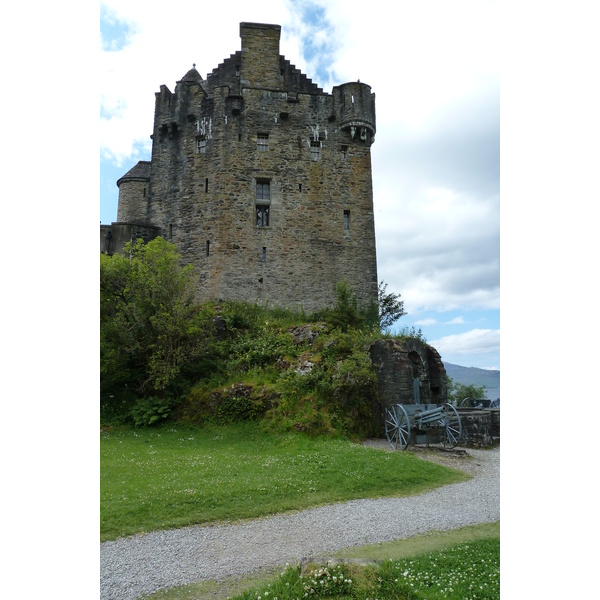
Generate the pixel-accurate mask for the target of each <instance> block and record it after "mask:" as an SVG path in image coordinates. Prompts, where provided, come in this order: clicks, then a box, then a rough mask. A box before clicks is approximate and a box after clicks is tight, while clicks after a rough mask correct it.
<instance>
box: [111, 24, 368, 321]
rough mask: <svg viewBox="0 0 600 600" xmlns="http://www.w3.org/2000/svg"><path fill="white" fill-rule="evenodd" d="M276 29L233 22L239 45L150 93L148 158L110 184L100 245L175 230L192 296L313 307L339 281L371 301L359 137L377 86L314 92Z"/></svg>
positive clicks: (364, 162)
mask: <svg viewBox="0 0 600 600" xmlns="http://www.w3.org/2000/svg"><path fill="white" fill-rule="evenodd" d="M280 33H281V27H280V26H279V25H266V24H258V23H241V24H240V37H241V51H238V52H236V53H235V54H232V55H231V56H230V57H229V58H227V59H225V60H224V61H223V63H221V64H220V65H219V66H218V67H217V68H216V69H214V70H213V71H212V73H210V74H209V75H207V77H206V79H203V78H202V77H201V76H200V74H199V73H198V71H197V70H196V68H195V65H194V68H192V69H191V70H190V71H188V72H187V73H186V74H185V75H184V76H183V78H182V79H181V80H180V81H178V82H177V84H176V87H175V91H174V92H171V91H170V90H169V89H168V88H167V87H166V86H165V85H162V86H161V87H160V91H159V92H157V93H156V105H155V115H154V130H153V134H152V159H151V160H150V161H140V162H139V163H138V164H137V165H136V166H135V167H133V168H132V169H131V170H130V171H129V172H128V173H126V174H125V175H123V177H121V178H120V179H119V181H118V182H117V185H118V187H119V206H118V214H117V222H116V223H112V224H111V225H101V232H100V245H101V251H103V252H108V253H113V252H119V251H121V250H122V249H123V245H124V244H125V242H128V241H132V240H135V239H137V238H139V237H141V238H143V239H144V240H146V241H148V240H150V239H152V238H154V237H156V236H158V235H161V236H163V237H164V238H165V239H166V240H168V241H171V242H173V243H174V244H175V245H176V246H177V248H178V250H179V252H180V253H181V255H182V257H183V261H184V262H185V263H186V264H192V265H194V267H195V272H196V291H197V298H198V299H199V300H210V299H224V300H242V301H247V302H260V303H266V302H268V303H269V305H270V306H283V307H288V308H295V309H300V308H302V309H304V310H305V311H308V312H311V311H313V310H316V309H318V308H322V307H325V306H331V305H333V304H334V303H335V299H336V296H335V284H336V282H338V281H342V280H344V279H345V280H347V281H348V283H349V284H350V285H351V286H352V288H353V289H354V292H355V293H356V296H357V299H358V301H359V303H360V304H367V303H369V302H370V301H371V300H376V299H377V281H378V280H377V260H376V251H375V225H374V215H373V189H372V176H371V151H370V148H371V144H372V143H373V141H374V138H375V94H373V93H372V92H371V88H370V86H368V85H366V84H364V83H361V82H360V81H357V82H353V83H345V84H342V85H339V86H336V87H334V88H333V90H332V93H331V94H327V93H324V92H323V90H322V89H321V88H319V87H318V86H317V85H316V84H314V83H313V82H312V81H311V80H310V79H309V78H308V77H306V76H305V75H304V74H302V73H301V72H300V71H299V70H298V69H297V68H296V67H295V66H294V65H292V64H291V63H290V62H289V61H288V60H286V59H285V58H284V57H283V56H281V55H280V54H279V40H280Z"/></svg>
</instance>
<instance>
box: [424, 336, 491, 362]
mask: <svg viewBox="0 0 600 600" xmlns="http://www.w3.org/2000/svg"><path fill="white" fill-rule="evenodd" d="M429 343H430V344H431V345H432V346H433V347H434V348H435V349H436V350H437V351H438V352H439V353H440V354H441V355H442V356H444V355H453V356H456V355H458V356H461V355H463V356H465V355H469V354H488V353H493V352H495V353H498V352H499V350H500V330H499V329H472V330H470V331H466V332H465V333H460V334H456V335H448V336H445V337H443V338H440V339H439V340H432V341H431V342H429Z"/></svg>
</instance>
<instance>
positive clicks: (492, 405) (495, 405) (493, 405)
mask: <svg viewBox="0 0 600 600" xmlns="http://www.w3.org/2000/svg"><path fill="white" fill-rule="evenodd" d="M490 408H500V398H497V399H496V400H492V401H491V403H490Z"/></svg>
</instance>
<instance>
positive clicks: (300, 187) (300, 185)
mask: <svg viewBox="0 0 600 600" xmlns="http://www.w3.org/2000/svg"><path fill="white" fill-rule="evenodd" d="M298 191H299V192H301V191H302V184H301V183H299V184H298Z"/></svg>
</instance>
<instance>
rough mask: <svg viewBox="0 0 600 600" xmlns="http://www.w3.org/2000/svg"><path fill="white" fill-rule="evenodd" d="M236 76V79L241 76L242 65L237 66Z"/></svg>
mask: <svg viewBox="0 0 600 600" xmlns="http://www.w3.org/2000/svg"><path fill="white" fill-rule="evenodd" d="M235 76H236V77H239V76H240V65H235Z"/></svg>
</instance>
